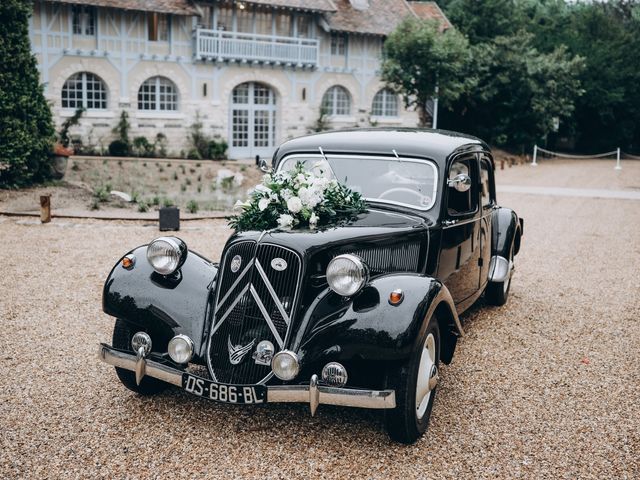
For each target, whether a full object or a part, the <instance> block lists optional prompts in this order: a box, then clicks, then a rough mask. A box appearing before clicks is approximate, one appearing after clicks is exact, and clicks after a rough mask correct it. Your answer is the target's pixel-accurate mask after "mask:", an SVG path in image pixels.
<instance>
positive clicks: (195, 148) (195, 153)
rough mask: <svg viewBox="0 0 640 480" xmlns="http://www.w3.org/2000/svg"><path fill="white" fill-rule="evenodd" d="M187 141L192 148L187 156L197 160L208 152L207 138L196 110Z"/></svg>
mask: <svg viewBox="0 0 640 480" xmlns="http://www.w3.org/2000/svg"><path fill="white" fill-rule="evenodd" d="M189 142H190V144H191V147H192V148H191V149H190V150H189V153H188V154H187V157H188V158H191V159H198V160H201V159H203V158H207V155H208V153H209V138H208V137H207V136H206V135H205V133H204V130H203V125H202V121H201V120H200V113H199V112H196V120H195V122H193V124H192V125H191V126H190V127H189Z"/></svg>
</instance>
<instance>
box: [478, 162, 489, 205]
mask: <svg viewBox="0 0 640 480" xmlns="http://www.w3.org/2000/svg"><path fill="white" fill-rule="evenodd" d="M490 169H491V166H490V165H489V162H488V161H487V160H486V159H484V158H483V159H482V160H481V161H480V187H481V192H480V196H481V198H482V206H483V207H488V206H490V205H491V203H492V199H491V190H492V189H491V186H492V185H491V184H492V181H491V180H492V179H491V175H490Z"/></svg>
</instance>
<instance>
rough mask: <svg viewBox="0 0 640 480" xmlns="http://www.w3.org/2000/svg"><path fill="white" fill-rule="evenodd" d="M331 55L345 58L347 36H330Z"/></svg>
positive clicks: (336, 34)
mask: <svg viewBox="0 0 640 480" xmlns="http://www.w3.org/2000/svg"><path fill="white" fill-rule="evenodd" d="M331 55H333V56H339V57H345V56H346V55H347V35H346V34H344V33H335V32H334V33H332V34H331Z"/></svg>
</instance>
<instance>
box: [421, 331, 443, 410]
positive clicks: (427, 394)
mask: <svg viewBox="0 0 640 480" xmlns="http://www.w3.org/2000/svg"><path fill="white" fill-rule="evenodd" d="M437 382H438V367H437V365H436V339H435V337H434V336H433V333H430V334H429V335H428V336H427V339H426V340H425V342H424V345H423V348H422V354H421V355H420V366H419V368H418V378H417V381H416V415H417V417H418V419H421V418H422V417H423V416H424V414H425V412H426V411H427V406H428V405H429V400H430V399H431V392H432V390H433V389H434V388H435V386H436V384H437Z"/></svg>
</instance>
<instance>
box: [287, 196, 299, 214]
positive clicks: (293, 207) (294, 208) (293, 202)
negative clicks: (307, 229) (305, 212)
mask: <svg viewBox="0 0 640 480" xmlns="http://www.w3.org/2000/svg"><path fill="white" fill-rule="evenodd" d="M287 208H288V209H289V211H290V212H291V213H298V212H299V211H300V210H302V202H301V201H300V199H299V198H298V197H291V198H290V199H289V200H287Z"/></svg>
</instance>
